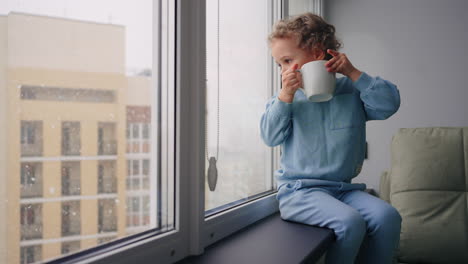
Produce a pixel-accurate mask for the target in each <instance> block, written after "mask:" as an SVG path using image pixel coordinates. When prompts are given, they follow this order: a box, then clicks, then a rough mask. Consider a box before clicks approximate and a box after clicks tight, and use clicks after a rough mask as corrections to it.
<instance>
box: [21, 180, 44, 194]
mask: <svg viewBox="0 0 468 264" xmlns="http://www.w3.org/2000/svg"><path fill="white" fill-rule="evenodd" d="M36 197H42V182H40V183H39V182H38V183H35V184H27V185H21V198H36Z"/></svg>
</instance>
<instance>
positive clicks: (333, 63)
mask: <svg viewBox="0 0 468 264" xmlns="http://www.w3.org/2000/svg"><path fill="white" fill-rule="evenodd" d="M327 52H328V53H329V54H330V55H332V56H333V58H331V59H330V60H329V61H328V62H327V63H325V66H326V67H327V71H328V72H338V73H341V74H343V75H345V76H347V77H348V78H350V79H351V80H352V81H353V82H354V81H356V80H357V79H359V76H361V71H359V70H358V69H356V68H354V66H353V65H352V64H351V62H350V61H349V59H348V57H346V54H344V53H340V52H338V51H336V50H331V49H328V50H327Z"/></svg>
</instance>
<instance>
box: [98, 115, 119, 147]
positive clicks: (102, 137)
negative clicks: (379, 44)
mask: <svg viewBox="0 0 468 264" xmlns="http://www.w3.org/2000/svg"><path fill="white" fill-rule="evenodd" d="M98 148H99V149H98V155H116V154H117V140H116V130H115V124H114V123H103V122H100V123H99V125H98Z"/></svg>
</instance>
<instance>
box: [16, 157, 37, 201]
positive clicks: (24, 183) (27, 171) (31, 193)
mask: <svg viewBox="0 0 468 264" xmlns="http://www.w3.org/2000/svg"><path fill="white" fill-rule="evenodd" d="M41 196H42V164H41V163H40V162H23V163H21V198H31V197H41Z"/></svg>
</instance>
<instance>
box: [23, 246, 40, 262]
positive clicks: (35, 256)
mask: <svg viewBox="0 0 468 264" xmlns="http://www.w3.org/2000/svg"><path fill="white" fill-rule="evenodd" d="M20 255H21V256H20V263H21V264H29V263H35V262H37V261H39V260H41V259H42V247H41V246H40V245H39V246H26V247H21V251H20Z"/></svg>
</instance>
